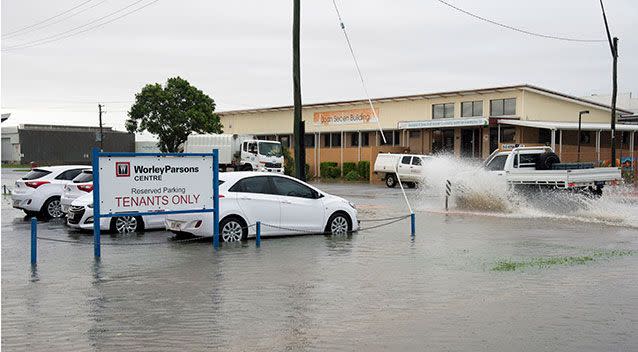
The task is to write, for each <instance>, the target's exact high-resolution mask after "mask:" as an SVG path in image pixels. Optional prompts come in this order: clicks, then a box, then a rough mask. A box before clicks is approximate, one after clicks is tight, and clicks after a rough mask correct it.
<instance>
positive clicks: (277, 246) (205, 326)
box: [1, 170, 638, 351]
mask: <svg viewBox="0 0 638 352" xmlns="http://www.w3.org/2000/svg"><path fill="white" fill-rule="evenodd" d="M17 175H19V174H17V173H12V172H9V171H5V170H3V171H2V183H3V184H8V185H11V183H12V181H11V179H12V178H14V179H15V177H17ZM318 187H319V188H322V189H324V190H326V191H328V192H330V193H333V194H337V195H341V196H343V197H345V198H348V199H350V200H352V201H353V202H354V203H355V204H357V206H358V209H359V212H360V217H361V218H362V219H374V218H377V219H378V218H385V217H391V216H397V215H402V214H406V213H407V208H406V205H405V202H404V201H403V196H402V195H401V191H400V190H399V189H387V188H384V187H382V186H374V185H367V184H366V185H363V184H318ZM406 191H407V193H408V198H409V199H410V200H411V203H412V205H413V207H414V208H415V212H416V220H417V234H416V236H415V237H414V239H412V238H411V237H410V235H409V231H410V224H409V221H407V220H404V221H401V222H397V223H394V224H391V225H389V226H387V227H381V228H377V229H372V230H368V231H362V232H359V233H357V234H353V235H352V236H348V237H330V236H317V235H314V236H298V237H287V238H277V239H264V240H263V241H262V245H261V248H255V244H254V241H249V242H247V243H244V244H237V245H226V246H223V248H222V249H221V250H219V251H217V252H215V251H214V250H213V249H212V247H211V245H210V244H209V243H188V244H177V243H168V241H167V244H161V245H135V246H111V245H108V243H120V244H124V243H131V244H141V243H154V242H162V241H164V240H166V239H167V238H169V237H170V236H171V235H170V234H169V233H167V232H164V231H154V232H148V233H144V234H133V235H127V236H104V237H103V239H102V240H103V243H104V244H105V246H103V247H102V259H101V260H100V261H98V262H96V261H95V260H94V259H93V247H92V245H91V244H90V243H91V240H92V237H91V234H88V233H78V232H73V231H70V230H69V229H67V228H66V227H65V226H64V224H63V222H59V221H52V222H48V223H43V224H41V225H40V227H39V235H40V236H45V237H52V238H59V239H64V240H70V241H73V242H75V243H73V244H70V243H57V242H46V241H40V243H39V253H38V257H39V262H38V265H37V267H36V268H35V269H32V268H31V266H30V265H29V223H28V222H27V221H25V220H24V218H23V215H22V213H21V212H20V211H17V210H15V209H12V208H11V206H10V197H8V196H3V197H2V235H1V236H2V347H3V348H6V349H7V350H8V351H9V350H11V351H14V350H17V351H47V350H56V351H59V350H64V351H70V350H81V351H86V350H96V351H122V350H134V351H161V350H188V351H191V350H192V351H199V350H220V351H222V350H223V351H245V350H264V351H266V350H268V351H270V350H293V351H297V350H317V351H319V350H321V351H323V350H336V351H352V350H356V351H359V350H365V351H379V350H436V351H438V350H445V351H459V350H472V351H506V350H507V351H509V350H526V351H545V350H552V351H553V350H560V351H630V350H635V348H636V346H638V334H636V326H638V281H637V280H636V273H637V272H638V255H637V254H636V252H635V251H638V227H634V226H633V225H632V221H633V220H632V219H630V220H629V221H620V222H619V221H616V220H617V219H613V221H611V222H609V221H605V220H604V219H603V220H601V218H600V217H597V218H596V219H594V220H595V221H589V220H590V219H589V216H585V215H583V213H582V212H579V213H578V214H575V215H573V216H571V215H570V216H566V215H564V214H560V215H558V216H553V215H551V214H548V213H541V214H539V213H537V212H522V213H521V214H518V213H516V212H514V213H508V214H488V215H486V214H485V213H482V212H478V213H477V212H475V211H471V212H470V211H461V210H458V209H452V210H453V211H452V212H451V213H450V214H449V215H445V214H444V211H443V208H442V206H443V201H442V199H441V198H440V197H438V195H437V194H436V192H435V193H429V192H428V191H427V190H421V189H416V190H406ZM623 207H624V208H622V209H625V210H626V209H629V210H627V211H628V212H629V213H632V210H635V213H638V206H636V205H635V204H630V205H626V204H625V205H623ZM627 207H628V208H627ZM634 207H635V208H634ZM362 225H363V226H364V227H365V226H369V225H373V224H371V223H366V222H364V223H363V224H362ZM538 258H566V259H565V260H564V261H557V263H556V264H552V263H553V262H545V263H546V264H544V265H536V264H535V263H537V262H535V260H536V259H538ZM569 258H572V259H573V258H576V259H578V258H581V259H582V258H591V260H572V259H569ZM503 262H506V263H507V262H515V263H527V264H529V265H522V266H520V267H517V268H516V269H515V270H512V271H508V270H494V269H495V268H499V263H503ZM547 263H550V264H547Z"/></svg>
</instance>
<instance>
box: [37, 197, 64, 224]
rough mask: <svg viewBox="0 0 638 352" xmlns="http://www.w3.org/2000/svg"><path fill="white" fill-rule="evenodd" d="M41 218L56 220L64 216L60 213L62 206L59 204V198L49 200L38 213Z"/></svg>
mask: <svg viewBox="0 0 638 352" xmlns="http://www.w3.org/2000/svg"><path fill="white" fill-rule="evenodd" d="M40 213H41V214H42V216H43V217H44V218H46V219H58V218H61V217H63V216H64V213H63V212H62V204H60V197H51V198H49V199H48V200H47V201H46V202H45V203H44V205H43V206H42V210H41V211H40Z"/></svg>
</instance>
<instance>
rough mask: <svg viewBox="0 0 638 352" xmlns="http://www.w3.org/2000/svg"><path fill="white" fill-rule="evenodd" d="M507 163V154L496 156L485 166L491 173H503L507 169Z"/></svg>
mask: <svg viewBox="0 0 638 352" xmlns="http://www.w3.org/2000/svg"><path fill="white" fill-rule="evenodd" d="M505 161H507V154H506V155H498V156H495V157H494V158H493V159H492V160H490V162H489V164H487V165H485V168H486V169H488V170H489V171H503V169H505Z"/></svg>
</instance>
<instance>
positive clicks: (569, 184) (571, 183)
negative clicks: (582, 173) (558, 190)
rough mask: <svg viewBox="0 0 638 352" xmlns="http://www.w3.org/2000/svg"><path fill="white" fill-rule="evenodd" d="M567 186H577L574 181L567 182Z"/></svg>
mask: <svg viewBox="0 0 638 352" xmlns="http://www.w3.org/2000/svg"><path fill="white" fill-rule="evenodd" d="M567 187H576V184H575V183H573V182H570V183H568V184H567Z"/></svg>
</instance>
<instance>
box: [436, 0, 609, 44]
mask: <svg viewBox="0 0 638 352" xmlns="http://www.w3.org/2000/svg"><path fill="white" fill-rule="evenodd" d="M437 1H438V2H440V3H441V4H443V5H445V6H448V7H451V8H453V9H454V10H457V11H459V12H462V13H464V14H466V15H468V16H472V17H474V18H476V19H478V20H481V21H485V22H488V23H491V24H493V25H496V26H499V27H503V28H507V29H510V30H513V31H516V32H519V33H524V34H528V35H531V36H535V37H539V38H545V39H555V40H562V41H568V42H580V43H600V42H605V41H606V40H602V39H579V38H569V37H561V36H556V35H549V34H541V33H535V32H531V31H528V30H525V29H520V28H516V27H513V26H509V25H506V24H503V23H499V22H496V21H493V20H490V19H489V18H485V17H482V16H479V15H476V14H474V13H472V12H469V11H466V10H463V9H462V8H460V7H457V6H454V5H452V4H450V3H449V2H446V1H443V0H437Z"/></svg>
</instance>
